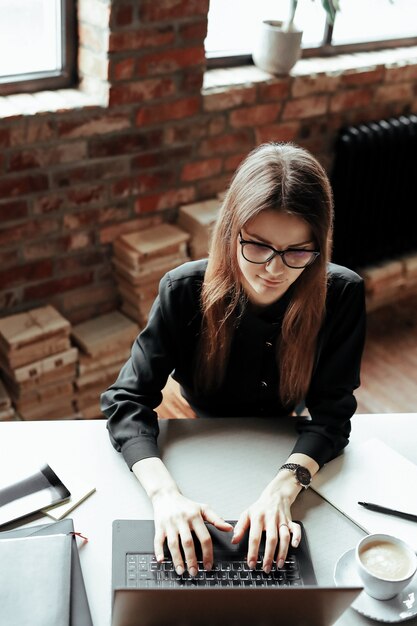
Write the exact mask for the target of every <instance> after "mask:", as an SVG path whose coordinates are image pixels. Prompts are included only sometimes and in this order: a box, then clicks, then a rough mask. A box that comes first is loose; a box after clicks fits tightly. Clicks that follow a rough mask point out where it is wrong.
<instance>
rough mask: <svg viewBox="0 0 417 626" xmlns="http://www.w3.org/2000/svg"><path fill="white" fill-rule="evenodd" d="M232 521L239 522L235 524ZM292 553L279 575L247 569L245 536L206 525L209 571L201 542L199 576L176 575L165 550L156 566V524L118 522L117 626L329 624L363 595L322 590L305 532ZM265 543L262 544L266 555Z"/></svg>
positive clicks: (338, 589) (114, 558)
mask: <svg viewBox="0 0 417 626" xmlns="http://www.w3.org/2000/svg"><path fill="white" fill-rule="evenodd" d="M230 523H231V524H233V525H234V524H235V523H236V522H235V521H230ZM298 523H299V524H300V526H301V531H302V538H301V542H300V545H299V547H298V548H296V549H294V548H292V547H291V548H290V549H289V552H288V555H287V559H286V562H285V566H284V568H283V569H282V570H279V569H277V568H276V567H275V566H274V567H273V569H272V571H271V573H270V574H268V575H267V574H265V573H264V572H263V571H262V567H261V559H260V560H259V561H258V563H257V566H256V569H255V570H249V568H248V566H247V564H246V554H247V536H246V538H245V539H244V540H242V541H241V542H240V544H239V545H233V544H231V543H230V539H231V535H232V533H231V532H230V533H224V532H222V531H218V530H217V529H216V528H214V527H213V526H212V525H210V524H207V528H208V530H209V532H210V534H211V537H212V541H213V551H214V565H213V569H212V571H211V572H206V571H204V569H203V564H202V562H201V552H200V553H199V551H198V542H196V550H197V559H198V567H199V571H198V575H197V576H196V577H195V578H191V577H190V576H189V574H188V573H185V574H183V575H182V576H178V575H177V574H176V572H175V570H174V567H173V564H172V560H171V559H170V555H169V552H168V550H166V552H165V561H164V562H163V563H161V564H160V563H157V561H156V559H155V556H154V551H153V539H154V523H153V521H152V520H115V521H114V522H113V545H112V567H113V570H112V591H113V609H112V626H196V625H198V626H217V625H220V624H221V625H222V626H223V625H227V626H237V625H239V626H269V625H272V624H278V623H279V624H283V625H285V626H329V625H330V624H334V622H335V621H336V620H337V619H338V617H339V616H340V615H341V614H342V613H343V612H344V610H345V609H346V608H347V607H348V606H349V605H350V604H351V603H352V602H353V601H354V600H355V598H356V597H357V596H358V595H359V593H360V592H361V591H362V588H361V587H319V586H317V580H316V577H315V574H314V569H313V564H312V560H311V555H310V550H309V546H308V541H307V536H306V532H305V528H304V527H303V525H302V523H301V522H298ZM263 545H264V538H263V540H262V542H261V546H260V554H262V552H263Z"/></svg>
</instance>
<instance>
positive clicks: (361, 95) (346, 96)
mask: <svg viewBox="0 0 417 626" xmlns="http://www.w3.org/2000/svg"><path fill="white" fill-rule="evenodd" d="M371 102H372V90H371V89H366V88H363V89H349V90H346V91H339V92H338V93H336V94H334V96H332V98H331V101H330V111H331V112H337V111H343V110H346V109H353V108H355V107H366V106H369V105H370V104H371Z"/></svg>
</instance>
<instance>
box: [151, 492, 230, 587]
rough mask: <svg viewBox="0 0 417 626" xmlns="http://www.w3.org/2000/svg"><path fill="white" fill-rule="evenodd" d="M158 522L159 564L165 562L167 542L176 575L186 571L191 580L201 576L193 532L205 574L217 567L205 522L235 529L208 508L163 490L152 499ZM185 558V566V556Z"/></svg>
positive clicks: (156, 550)
mask: <svg viewBox="0 0 417 626" xmlns="http://www.w3.org/2000/svg"><path fill="white" fill-rule="evenodd" d="M152 505H153V510H154V521H155V539H154V548H155V555H156V559H157V561H158V562H159V563H161V562H162V561H163V560H164V541H165V539H166V540H167V544H168V548H169V551H170V553H171V556H172V561H173V563H174V567H175V571H176V572H177V574H179V575H181V574H183V573H184V571H185V570H186V569H188V572H189V573H190V575H191V576H196V575H197V572H198V565H197V556H196V549H195V545H194V541H193V536H192V534H191V533H192V531H193V532H194V533H195V536H196V538H197V540H198V541H199V543H200V545H201V551H202V556H203V565H204V569H205V570H208V571H209V570H211V568H212V566H213V544H212V541H211V537H210V533H209V532H208V530H207V528H206V526H205V524H204V522H209V523H210V524H213V526H215V527H216V528H218V529H219V530H223V531H225V532H230V531H232V530H233V526H232V525H231V524H229V523H228V522H226V521H225V520H224V519H223V518H221V517H220V516H219V515H217V513H215V512H214V511H213V510H212V509H211V508H210V507H209V506H208V505H207V504H202V503H200V502H194V501H193V500H190V499H189V498H186V497H185V496H183V495H182V494H181V493H180V492H179V491H177V490H163V491H159V492H157V493H155V494H154V495H153V497H152ZM181 547H182V550H183V554H184V556H185V563H184V558H183V554H182V552H181Z"/></svg>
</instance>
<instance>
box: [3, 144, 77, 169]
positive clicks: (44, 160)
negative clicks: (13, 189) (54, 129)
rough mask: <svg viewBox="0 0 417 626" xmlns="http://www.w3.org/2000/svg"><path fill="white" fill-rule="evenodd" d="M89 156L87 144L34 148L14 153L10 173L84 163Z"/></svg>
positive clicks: (9, 167) (10, 163)
mask: <svg viewBox="0 0 417 626" xmlns="http://www.w3.org/2000/svg"><path fill="white" fill-rule="evenodd" d="M86 156H87V143H86V142H85V141H76V142H71V143H61V144H58V145H54V146H51V147H43V148H32V149H31V150H22V151H20V152H17V153H12V154H11V155H10V159H9V166H8V170H9V171H11V172H12V171H22V170H26V169H31V168H32V169H33V168H37V167H49V166H50V165H58V164H60V163H71V162H73V161H82V160H83V159H85V158H86Z"/></svg>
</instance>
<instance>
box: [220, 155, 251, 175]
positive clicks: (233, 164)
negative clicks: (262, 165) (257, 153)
mask: <svg viewBox="0 0 417 626" xmlns="http://www.w3.org/2000/svg"><path fill="white" fill-rule="evenodd" d="M247 156H248V153H247V152H242V153H241V154H234V155H232V156H229V157H227V158H226V159H225V160H224V170H225V171H226V172H234V171H235V170H236V169H237V167H238V166H239V165H240V164H241V163H242V161H243V160H244V159H245V158H246V157H247Z"/></svg>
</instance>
